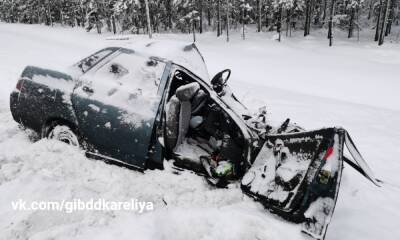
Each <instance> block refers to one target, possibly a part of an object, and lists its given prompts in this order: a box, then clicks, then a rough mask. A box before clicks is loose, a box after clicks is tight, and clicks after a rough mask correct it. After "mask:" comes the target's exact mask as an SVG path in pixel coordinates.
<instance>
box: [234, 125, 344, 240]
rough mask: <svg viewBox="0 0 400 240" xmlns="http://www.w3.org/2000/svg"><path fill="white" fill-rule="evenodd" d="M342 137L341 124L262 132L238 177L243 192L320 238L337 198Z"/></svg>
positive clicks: (340, 169)
mask: <svg viewBox="0 0 400 240" xmlns="http://www.w3.org/2000/svg"><path fill="white" fill-rule="evenodd" d="M346 136H347V132H346V131H345V130H344V129H341V128H326V129H320V130H316V131H308V132H299V133H288V134H276V135H269V136H267V138H266V141H265V143H264V145H263V147H262V149H261V150H260V153H259V154H258V156H257V158H256V159H255V162H254V163H253V165H252V167H251V168H250V169H249V171H248V172H247V173H246V174H245V176H244V177H243V179H242V185H241V187H242V189H243V191H244V192H245V193H246V194H248V195H250V196H251V197H253V198H255V199H256V200H258V201H260V202H261V203H262V204H263V205H264V206H265V207H266V208H268V209H269V210H270V211H271V212H273V213H275V214H277V215H280V216H281V217H283V218H285V219H287V220H289V221H292V222H296V223H302V225H303V232H305V233H307V234H308V235H311V236H312V237H313V238H314V239H323V238H324V237H325V233H326V230H327V227H328V224H329V222H330V220H331V217H332V214H333V211H334V208H335V205H336V200H337V197H338V191H339V186H340V181H341V177H342V169H343V158H344V156H343V146H344V142H345V141H346V138H347V137H346Z"/></svg>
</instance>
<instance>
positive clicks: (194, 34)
mask: <svg viewBox="0 0 400 240" xmlns="http://www.w3.org/2000/svg"><path fill="white" fill-rule="evenodd" d="M195 24H196V22H195V20H194V19H192V32H193V42H196V31H195V28H196V27H195Z"/></svg>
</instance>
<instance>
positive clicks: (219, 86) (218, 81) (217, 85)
mask: <svg viewBox="0 0 400 240" xmlns="http://www.w3.org/2000/svg"><path fill="white" fill-rule="evenodd" d="M230 76H231V70H230V69H225V70H223V71H221V72H219V73H217V74H215V76H214V77H213V79H212V80H211V85H212V88H213V89H214V91H215V92H217V93H218V94H220V93H221V92H222V91H223V90H224V87H225V86H226V83H227V82H228V79H229V77H230Z"/></svg>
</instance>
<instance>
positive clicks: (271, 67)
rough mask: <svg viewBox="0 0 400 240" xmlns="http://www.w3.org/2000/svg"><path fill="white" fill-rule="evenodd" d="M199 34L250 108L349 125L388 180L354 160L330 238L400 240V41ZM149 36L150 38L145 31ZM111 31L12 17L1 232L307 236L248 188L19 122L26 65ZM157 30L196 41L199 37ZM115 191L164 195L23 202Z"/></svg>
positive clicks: (89, 47) (83, 47) (99, 41)
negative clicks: (145, 165)
mask: <svg viewBox="0 0 400 240" xmlns="http://www.w3.org/2000/svg"><path fill="white" fill-rule="evenodd" d="M316 35H317V37H315V38H311V37H309V38H307V39H303V38H300V37H299V38H297V37H294V38H293V39H286V40H285V41H283V42H282V43H277V42H275V41H273V40H271V36H270V35H268V34H261V35H256V34H251V33H249V36H248V40H246V41H244V42H243V41H242V40H240V37H239V35H233V36H232V38H231V39H232V41H231V42H230V43H229V44H227V43H226V42H225V41H224V40H223V39H218V40H216V38H215V36H214V34H211V33H206V34H203V36H200V37H198V40H199V44H198V45H199V48H200V51H201V52H202V53H203V55H204V57H205V60H206V62H207V64H208V67H209V70H210V73H211V75H212V74H213V73H215V72H217V71H218V70H221V69H222V68H224V67H229V68H231V69H232V74H233V75H232V79H231V80H230V83H231V86H232V88H233V89H234V91H235V92H236V94H237V95H238V97H239V99H241V100H242V101H243V102H244V103H245V104H246V105H248V106H249V107H250V108H252V109H257V108H258V107H259V106H261V105H267V107H268V110H269V113H270V117H271V120H272V121H274V122H280V121H283V120H284V119H285V118H286V117H290V118H291V119H293V120H295V121H296V122H297V123H299V124H300V125H302V126H304V127H306V128H308V129H314V128H320V127H324V126H343V127H345V128H346V129H347V130H348V131H349V132H350V134H351V135H352V136H353V139H354V141H355V142H356V144H357V146H358V147H359V150H360V151H361V152H362V153H363V155H364V157H365V159H366V160H367V162H368V163H369V164H370V166H371V168H372V169H373V170H374V172H375V175H376V176H377V177H378V178H379V179H382V180H383V181H385V182H386V183H385V184H384V185H383V187H381V188H377V187H375V186H374V185H372V184H371V183H370V182H368V181H367V180H365V179H364V178H362V177H361V176H359V175H358V174H357V173H356V172H354V171H353V170H352V169H351V168H349V167H346V168H345V170H344V175H343V179H342V188H341V191H340V193H339V200H338V204H337V207H336V210H335V214H334V216H333V219H332V223H331V225H330V227H329V229H328V233H327V238H326V239H327V240H334V239H341V240H345V239H351V240H358V239H360V240H361V239H362V240H375V239H385V240H386V239H389V240H390V239H393V240H394V239H399V238H400V228H399V227H398V226H399V224H398V221H399V219H400V211H399V210H398V208H399V204H400V177H399V176H400V161H399V157H398V156H400V148H399V146H400V126H399V123H400V95H399V91H400V81H399V80H398V79H399V77H398V76H399V70H398V69H400V48H399V44H390V43H388V44H385V45H384V46H383V47H381V48H378V47H377V46H375V44H374V45H373V44H372V43H370V42H367V41H361V42H360V43H357V42H350V43H349V42H348V41H347V40H346V41H336V42H335V44H336V45H335V47H334V48H327V47H326V39H325V38H324V37H322V36H318V34H316ZM134 37H135V38H138V39H139V38H140V39H143V38H144V37H145V36H134ZM105 38H106V36H104V35H102V36H98V35H96V34H92V33H90V34H88V33H86V32H84V31H82V30H80V29H79V30H77V29H70V28H62V27H57V28H53V29H52V28H47V27H44V26H33V25H10V24H3V23H0V84H1V88H0V196H1V197H0V239H28V238H29V239H88V238H89V239H94V238H97V239H113V238H115V237H116V236H118V238H119V239H132V238H135V239H268V240H282V239H302V237H303V236H302V235H300V234H299V233H298V231H299V227H298V226H296V225H293V224H289V223H285V222H284V221H282V220H280V219H279V218H277V217H275V216H273V215H271V214H269V213H267V212H266V211H265V210H264V209H263V208H262V206H261V205H260V204H258V203H255V202H253V201H252V200H251V199H249V198H247V197H245V196H244V195H243V194H242V193H241V191H240V188H238V186H231V188H230V189H228V190H226V189H214V188H212V187H210V186H209V185H208V184H207V183H206V182H205V181H204V180H203V179H202V178H200V177H198V176H196V175H193V174H190V173H184V174H181V175H175V174H172V173H171V172H170V171H148V172H146V173H145V174H142V173H138V172H135V171H130V170H126V169H123V168H120V167H116V166H110V165H107V164H104V163H102V162H100V161H93V160H88V159H87V158H85V157H84V156H83V154H82V153H81V152H79V151H76V150H74V149H70V148H68V147H65V145H64V144H61V143H57V142H52V141H48V140H40V141H37V142H35V143H33V142H32V141H30V140H29V136H30V135H31V134H30V133H29V132H28V131H23V130H20V129H19V128H18V126H17V124H16V123H15V122H14V121H13V120H12V117H11V114H10V111H9V107H8V97H9V93H10V92H11V90H12V89H13V88H14V86H15V83H16V79H17V77H18V75H19V74H20V73H21V71H22V69H23V67H24V66H26V65H37V66H42V67H49V68H55V69H62V68H64V67H66V66H68V65H70V64H72V63H73V62H75V61H77V60H79V59H81V58H82V57H84V56H86V55H88V54H89V53H91V52H93V51H95V50H97V49H98V48H100V47H102V46H105V45H107V44H111V42H110V41H107V40H105ZM156 38H169V39H170V38H178V39H187V40H190V36H187V35H162V36H156ZM74 198H81V199H90V198H105V199H109V200H128V199H131V198H137V199H140V200H143V201H153V202H154V203H155V211H153V212H148V213H145V214H141V215H140V214H135V213H131V212H123V211H109V212H96V211H81V212H75V213H70V214H65V213H60V212H46V211H38V212H27V211H13V210H12V209H11V201H15V200H18V199H25V200H27V201H33V200H62V199H67V200H68V199H74Z"/></svg>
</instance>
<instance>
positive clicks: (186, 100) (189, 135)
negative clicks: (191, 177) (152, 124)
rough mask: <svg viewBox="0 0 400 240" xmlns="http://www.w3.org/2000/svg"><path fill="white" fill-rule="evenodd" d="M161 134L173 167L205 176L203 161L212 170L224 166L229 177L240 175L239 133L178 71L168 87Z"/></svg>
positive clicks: (242, 143) (241, 144) (197, 86)
mask: <svg viewBox="0 0 400 240" xmlns="http://www.w3.org/2000/svg"><path fill="white" fill-rule="evenodd" d="M164 131H165V132H164V136H165V138H164V140H165V145H166V150H167V157H170V158H172V159H175V165H176V166H178V167H183V168H189V169H192V170H196V171H200V172H204V173H207V169H205V166H204V161H203V160H207V162H208V163H210V162H211V166H212V167H216V166H217V165H218V164H219V163H220V162H225V163H226V162H227V163H229V164H231V166H232V174H231V175H232V176H231V177H239V176H241V175H242V174H243V173H242V172H243V169H242V168H243V165H244V164H243V163H244V161H245V151H244V149H245V148H244V146H245V141H244V137H243V134H242V133H241V130H240V129H239V127H238V126H237V124H236V123H235V122H234V121H233V120H232V119H231V117H230V116H229V115H228V114H227V113H226V112H225V111H224V110H223V109H222V107H221V106H219V105H218V104H217V103H216V101H215V100H213V99H212V98H211V97H210V94H209V93H208V90H207V89H206V88H204V87H202V86H201V85H200V84H199V83H198V82H197V81H196V80H195V79H194V78H193V77H191V76H190V75H189V74H188V73H186V72H184V71H181V70H176V71H175V73H174V75H173V79H172V81H171V84H170V88H169V94H168V97H167V103H166V107H165V128H164ZM168 155H169V156H168ZM199 156H200V157H199Z"/></svg>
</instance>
